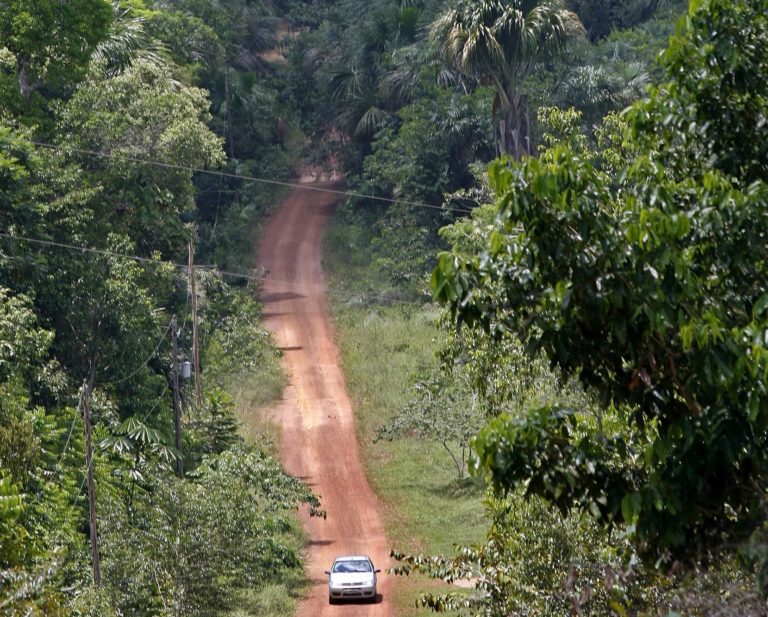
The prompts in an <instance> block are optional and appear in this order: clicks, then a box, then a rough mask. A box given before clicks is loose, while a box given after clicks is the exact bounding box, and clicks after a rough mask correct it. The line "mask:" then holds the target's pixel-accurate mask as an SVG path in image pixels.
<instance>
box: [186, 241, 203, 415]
mask: <svg viewBox="0 0 768 617" xmlns="http://www.w3.org/2000/svg"><path fill="white" fill-rule="evenodd" d="M189 293H190V294H191V295H192V360H193V364H194V369H195V403H197V404H198V405H200V404H201V403H202V402H203V394H202V380H201V379H200V337H199V333H198V327H197V284H196V281H195V247H194V245H193V244H192V240H190V241H189Z"/></svg>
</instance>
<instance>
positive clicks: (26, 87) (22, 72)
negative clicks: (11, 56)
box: [16, 56, 37, 100]
mask: <svg viewBox="0 0 768 617" xmlns="http://www.w3.org/2000/svg"><path fill="white" fill-rule="evenodd" d="M16 62H17V63H18V65H19V91H20V92H21V96H23V97H24V98H25V99H26V100H29V97H30V96H32V92H34V91H35V89H36V88H37V84H36V83H32V82H31V81H29V76H28V75H27V66H28V64H29V59H28V58H27V57H26V56H18V57H17V58H16Z"/></svg>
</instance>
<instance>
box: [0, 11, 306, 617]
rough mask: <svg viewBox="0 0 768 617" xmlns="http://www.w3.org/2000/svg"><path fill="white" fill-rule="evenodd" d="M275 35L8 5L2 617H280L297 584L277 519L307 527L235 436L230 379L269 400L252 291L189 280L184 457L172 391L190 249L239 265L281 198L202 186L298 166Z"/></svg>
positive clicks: (293, 494) (1, 194)
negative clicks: (93, 520)
mask: <svg viewBox="0 0 768 617" xmlns="http://www.w3.org/2000/svg"><path fill="white" fill-rule="evenodd" d="M277 19H278V17H277V14H276V13H275V12H274V10H272V9H267V8H266V7H261V8H259V9H257V8H256V7H253V6H250V5H248V4H247V3H246V4H240V3H237V2H229V3H224V4H216V3H209V2H190V3H184V2H180V3H178V5H176V4H174V3H172V4H170V5H169V4H163V5H162V6H161V5H160V3H157V4H154V3H151V2H147V3H144V2H141V1H140V0H139V1H135V2H125V3H115V4H113V5H111V4H110V3H108V2H104V1H101V0H100V1H93V0H89V1H87V2H86V1H83V2H68V3H64V4H60V3H50V2H44V1H30V2H10V3H5V4H3V5H2V7H0V612H2V613H3V614H4V615H59V614H60V615H70V614H75V615H99V616H102V615H172V614H184V615H214V614H230V613H232V612H234V611H238V610H239V611H241V612H240V613H239V614H258V615H264V614H274V611H277V612H278V613H279V614H283V615H285V614H289V613H290V612H291V611H292V603H293V602H294V601H295V598H296V597H297V596H298V595H299V593H300V591H301V586H302V578H303V576H302V564H301V559H300V554H301V550H302V534H301V532H300V530H299V529H298V525H297V524H296V522H295V520H294V517H293V514H292V512H293V511H294V510H295V509H296V508H297V507H298V506H299V505H300V504H309V508H310V510H311V511H312V512H313V513H314V514H321V512H320V511H319V510H318V509H317V508H318V506H319V502H318V501H317V499H316V497H315V496H314V495H312V493H311V492H310V491H309V489H308V488H307V487H306V486H304V485H303V484H302V483H301V482H299V481H298V480H296V479H293V478H290V477H288V476H286V475H285V474H284V473H283V471H282V470H281V468H280V466H279V464H278V463H277V462H276V461H275V460H273V459H272V458H271V456H270V455H269V454H267V453H266V448H267V446H266V444H260V443H257V444H248V445H246V444H245V443H243V440H242V438H241V437H240V436H239V434H238V432H239V426H238V422H237V420H236V418H235V401H234V400H233V397H232V395H231V394H230V393H229V392H228V391H227V389H228V388H229V387H230V385H231V383H232V382H233V381H234V380H235V379H238V378H239V377H240V375H241V374H242V372H243V371H249V372H251V373H263V374H264V375H268V379H269V380H271V381H272V382H275V383H277V384H279V383H281V377H280V374H279V367H278V364H277V353H276V351H275V350H274V349H272V348H271V345H270V342H269V337H268V335H267V333H266V332H265V331H264V329H263V328H261V327H260V325H259V318H260V307H259V305H258V304H257V303H256V301H255V300H254V298H253V288H252V285H247V286H246V285H245V284H244V283H245V282H246V281H249V279H250V277H249V276H248V274H247V273H246V272H243V275H242V277H239V278H236V279H234V280H232V279H230V278H228V277H225V276H223V275H222V274H221V273H220V271H219V268H217V267H215V266H214V267H212V266H205V267H203V268H199V269H198V271H197V277H196V279H197V280H196V282H197V293H198V304H199V315H198V317H199V322H200V338H201V348H202V349H201V360H202V368H203V370H202V373H201V374H200V375H199V376H197V377H196V378H197V379H201V380H202V382H203V383H202V385H203V388H202V397H201V400H200V401H199V402H196V401H195V400H194V397H193V396H192V393H191V390H192V389H191V388H189V387H187V386H183V387H182V392H181V395H182V396H181V398H182V406H183V419H182V437H181V442H180V447H179V448H177V447H175V446H174V445H172V444H173V443H174V440H173V433H174V429H173V426H174V425H173V413H172V395H171V381H172V380H171V379H170V375H171V373H172V372H173V371H174V370H178V366H179V364H180V363H181V362H182V361H183V360H186V359H188V358H190V356H191V350H190V345H191V323H190V320H191V313H190V308H191V307H190V304H191V303H190V297H189V293H190V290H189V277H188V273H187V271H186V269H185V268H184V267H183V266H182V265H180V264H185V263H186V259H187V250H188V245H189V243H190V242H192V243H193V244H197V245H198V246H199V247H200V248H198V250H197V251H196V252H197V259H198V260H203V259H204V260H206V261H207V259H208V258H209V256H211V257H213V258H215V259H216V260H217V266H219V267H226V268H232V267H233V266H234V267H243V269H245V268H244V266H245V265H247V263H248V262H247V258H245V259H244V258H243V257H241V256H242V255H249V254H250V253H251V251H252V247H251V233H252V229H251V227H252V224H253V221H254V218H255V216H256V215H257V214H259V213H260V212H263V211H264V209H265V206H266V204H267V203H269V201H270V199H271V198H273V197H274V195H275V193H274V191H262V190H260V189H259V188H258V186H256V185H253V184H250V185H245V184H244V183H243V182H242V181H241V180H239V179H236V178H227V179H226V181H225V180H224V178H223V176H203V175H201V174H199V173H196V172H198V171H199V170H204V169H209V170H210V169H217V168H219V169H220V168H222V167H223V168H225V169H228V170H229V171H232V172H239V173H241V174H243V173H245V174H249V175H268V176H269V177H270V179H276V178H281V177H287V176H288V175H289V174H290V165H291V162H292V161H293V160H295V158H296V156H297V153H296V152H295V149H292V145H291V143H289V142H290V140H291V139H293V137H292V133H291V131H292V130H293V129H292V128H291V127H292V122H293V121H292V119H291V117H290V110H289V109H288V108H285V110H283V109H281V107H280V104H279V103H278V102H277V101H278V98H279V95H278V87H279V86H280V84H279V83H275V81H274V75H273V72H274V71H273V68H272V67H271V66H270V65H269V64H268V63H267V62H266V61H264V60H263V59H262V57H261V55H260V54H261V53H262V52H264V51H266V50H268V49H271V48H272V47H274V46H275V45H276V44H277V43H276V41H275V39H274V37H273V36H272V35H271V34H269V33H270V32H271V31H272V30H273V29H274V26H275V23H277ZM243 24H245V27H243ZM182 26H183V29H182ZM267 34H269V35H268V36H267ZM262 35H264V36H262ZM278 124H281V125H283V126H285V127H287V128H286V130H285V131H283V134H282V135H280V136H279V138H278V135H277V134H276V133H277V128H276V127H277V126H278ZM235 157H237V158H235ZM249 282H250V281H249ZM233 283H234V284H233ZM173 315H175V316H177V318H178V324H179V325H178V332H177V333H172V332H171V325H170V324H171V317H172V316H173ZM173 334H178V336H179V348H180V350H181V351H180V353H179V354H178V355H177V356H176V357H173V358H171V338H172V335H173ZM84 385H87V391H86V389H85V388H84V387H83V386H84ZM86 392H87V393H86ZM86 404H88V405H89V408H90V412H91V419H92V423H93V440H92V441H93V445H94V449H95V452H94V458H93V464H92V467H93V472H94V475H95V485H96V499H95V504H96V513H97V530H98V539H99V547H98V548H99V553H100V557H101V585H100V586H97V585H95V584H94V583H93V577H92V570H91V566H92V564H91V547H90V546H89V543H90V541H89V531H90V523H89V517H88V503H87V499H86V497H85V495H84V485H85V456H86V455H85V441H84V436H83V433H84V427H83V415H82V412H83V409H84V406H85V405H86ZM179 460H180V461H181V462H183V467H184V469H185V471H186V475H185V477H183V478H178V477H176V475H174V471H175V470H176V469H177V461H179ZM277 596H283V598H284V600H282V601H281V602H276V601H275V598H276V597H277Z"/></svg>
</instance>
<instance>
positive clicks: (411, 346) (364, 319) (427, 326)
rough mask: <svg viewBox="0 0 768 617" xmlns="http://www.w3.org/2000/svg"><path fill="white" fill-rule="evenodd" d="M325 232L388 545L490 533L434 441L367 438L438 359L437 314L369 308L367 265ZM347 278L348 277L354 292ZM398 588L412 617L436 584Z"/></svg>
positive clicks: (475, 494) (347, 367) (472, 490)
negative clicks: (421, 595) (337, 247)
mask: <svg viewBox="0 0 768 617" xmlns="http://www.w3.org/2000/svg"><path fill="white" fill-rule="evenodd" d="M330 237H331V238H332V241H331V242H329V243H328V244H329V246H328V247H327V258H326V260H325V266H326V270H327V271H328V273H329V287H330V288H331V289H333V290H334V293H332V294H331V297H330V300H331V303H332V311H333V314H334V321H335V325H336V331H337V342H338V344H339V346H340V348H341V354H342V362H343V368H344V374H345V376H346V379H347V387H348V390H349V393H350V396H351V398H352V404H353V406H354V409H355V413H356V417H357V426H358V439H359V441H360V444H361V452H362V455H363V458H364V465H365V468H366V473H367V475H368V478H369V480H370V482H371V485H372V487H373V489H374V491H375V492H376V494H377V495H378V496H379V498H380V499H381V501H382V503H383V505H384V512H383V514H384V519H385V520H384V523H385V526H386V531H387V535H388V538H389V540H390V543H391V548H393V549H395V550H398V551H403V552H407V553H414V552H421V553H426V554H449V553H451V552H452V549H453V547H454V545H456V544H466V543H473V542H480V541H481V540H482V539H483V537H484V534H485V531H486V529H487V521H486V519H485V510H484V507H483V503H482V499H483V494H484V487H483V484H482V482H478V481H474V480H467V479H464V480H459V479H458V478H457V476H456V471H455V469H454V467H453V465H452V461H451V459H450V457H449V455H448V453H447V452H446V451H445V449H444V448H443V446H442V445H441V444H439V443H435V442H428V441H423V440H420V439H417V438H407V439H399V440H394V441H380V442H377V443H374V436H375V433H376V430H377V429H378V428H379V427H380V426H381V425H382V424H383V423H385V422H386V421H387V420H388V419H389V418H390V417H391V416H392V415H393V414H395V413H396V412H398V411H399V410H400V409H401V408H402V407H403V405H404V404H405V403H406V402H407V401H408V400H409V398H410V393H409V388H410V386H411V384H412V383H413V381H414V379H415V378H417V377H418V376H423V375H425V374H426V373H427V372H428V371H430V370H432V369H433V368H434V367H436V366H437V364H438V360H437V357H436V351H437V348H438V342H437V339H438V337H439V336H440V333H439V331H438V329H437V327H436V326H435V318H436V316H437V312H436V310H435V308H434V307H430V306H426V307H418V306H414V305H408V304H396V305H389V306H387V305H371V304H369V305H367V306H366V305H365V300H364V298H365V296H366V295H368V294H367V293H366V292H365V291H364V290H365V289H366V288H368V289H371V288H374V287H375V285H371V282H372V279H373V278H374V277H372V276H368V273H367V272H366V266H365V263H364V261H361V260H357V261H356V260H350V259H348V258H347V257H345V256H343V255H342V253H344V252H345V250H346V249H345V250H342V251H336V250H335V248H334V245H336V243H337V241H338V237H339V236H338V234H333V233H332V234H331V236H330ZM349 281H355V283H354V288H353V287H352V286H350V284H349ZM344 289H346V291H342V290H344ZM348 299H352V300H348ZM397 586H398V590H397V592H396V597H395V603H396V606H397V608H398V614H400V615H414V614H417V613H416V611H415V609H414V608H413V606H414V603H415V600H416V598H417V597H418V595H419V593H420V592H424V591H430V592H435V591H436V589H435V584H434V583H433V582H431V581H426V580H424V579H418V578H417V579H398V581H397ZM418 614H426V611H425V610H422V611H419V612H418Z"/></svg>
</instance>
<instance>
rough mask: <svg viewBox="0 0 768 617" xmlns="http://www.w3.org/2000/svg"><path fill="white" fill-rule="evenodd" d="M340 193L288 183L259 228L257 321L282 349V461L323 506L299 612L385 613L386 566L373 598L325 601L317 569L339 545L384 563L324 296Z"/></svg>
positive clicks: (277, 414)
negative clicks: (262, 271) (263, 272)
mask: <svg viewBox="0 0 768 617" xmlns="http://www.w3.org/2000/svg"><path fill="white" fill-rule="evenodd" d="M315 186H318V185H315ZM328 186H331V187H332V186H333V185H328ZM339 199H340V197H339V195H334V194H331V193H323V192H319V191H306V190H295V191H294V192H293V193H291V194H290V195H289V196H288V197H287V198H286V199H285V201H284V202H283V203H282V205H281V207H280V209H279V210H278V212H277V213H276V214H275V215H274V216H273V217H272V218H271V219H270V220H269V221H268V223H267V225H266V227H265V229H264V231H263V234H262V239H261V245H260V250H259V261H260V264H261V265H263V266H264V267H265V268H266V269H267V271H268V273H269V274H268V277H267V280H265V281H264V285H263V291H262V294H261V301H262V303H263V305H264V323H265V325H266V327H267V328H268V329H269V330H270V331H271V332H272V334H273V336H274V338H275V341H276V344H277V345H278V346H279V347H280V348H281V349H282V350H283V352H284V356H283V366H284V368H285V370H286V372H287V374H288V375H289V378H290V383H289V385H288V387H287V388H286V390H285V392H284V395H283V400H282V401H281V402H280V403H279V404H278V405H276V406H275V407H274V408H273V410H272V417H273V418H274V420H275V421H276V422H277V423H278V424H279V425H280V426H281V427H282V440H281V444H280V454H281V458H282V460H283V464H284V465H285V467H286V470H287V471H288V472H289V473H290V474H292V475H294V476H297V477H299V478H301V479H303V480H304V481H305V482H306V483H307V484H308V485H309V486H310V487H311V488H312V490H313V491H314V492H315V493H316V494H318V495H319V496H320V498H321V500H322V507H323V509H325V510H326V511H327V512H328V518H327V520H322V519H318V518H309V516H306V517H305V520H304V525H305V529H306V530H307V532H308V534H309V538H310V554H309V576H310V578H311V580H312V588H311V590H310V592H309V594H308V595H307V597H306V598H305V600H304V601H303V602H302V604H301V606H300V607H299V611H298V616H299V617H327V616H330V615H345V616H348V617H352V616H355V617H392V616H393V615H394V610H393V608H392V598H391V591H392V588H393V584H392V581H391V579H390V577H388V576H387V575H386V573H384V572H382V573H381V574H380V575H379V594H380V597H379V599H378V600H377V602H376V603H375V604H357V603H355V604H347V603H345V604H340V605H333V606H331V605H329V603H328V587H327V580H328V578H327V576H326V575H325V574H324V573H323V571H324V570H327V569H328V568H329V567H330V565H331V563H332V561H333V559H334V557H335V556H336V555H340V554H367V555H370V557H371V559H372V560H373V562H374V564H375V565H376V567H377V568H382V570H384V568H386V567H388V566H389V565H390V563H389V558H388V553H389V551H388V543H387V540H386V537H385V535H384V527H383V525H382V521H381V518H380V517H379V512H378V507H377V500H376V497H375V495H374V494H373V492H372V491H371V488H370V486H369V485H368V482H367V480H366V477H365V474H364V473H363V469H362V464H361V460H360V452H359V448H358V444H357V436H356V433H355V416H354V412H353V411H352V406H351V404H350V400H349V396H348V395H347V391H346V385H345V381H344V375H343V373H342V371H341V366H340V357H339V351H338V349H337V347H336V345H335V343H334V335H333V328H332V326H331V321H330V318H329V312H328V305H327V302H326V298H325V277H324V273H323V270H322V266H321V263H322V239H323V234H324V230H325V226H326V224H327V222H328V219H329V218H330V216H331V214H332V212H333V208H334V206H335V204H336V202H337V201H338V200H339ZM278 281H280V282H278ZM283 281H285V282H283Z"/></svg>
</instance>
